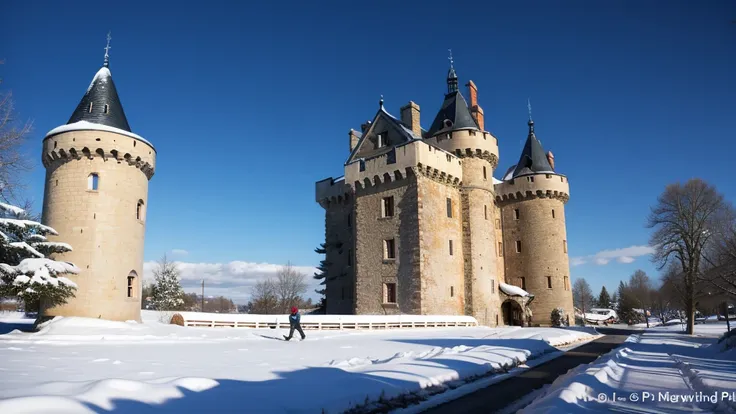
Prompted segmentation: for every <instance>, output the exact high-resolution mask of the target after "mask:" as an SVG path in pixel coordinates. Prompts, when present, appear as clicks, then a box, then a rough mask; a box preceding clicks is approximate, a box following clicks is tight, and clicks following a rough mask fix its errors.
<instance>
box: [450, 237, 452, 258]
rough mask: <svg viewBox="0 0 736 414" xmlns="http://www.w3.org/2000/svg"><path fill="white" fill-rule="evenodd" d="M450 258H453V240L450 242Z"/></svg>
mask: <svg viewBox="0 0 736 414" xmlns="http://www.w3.org/2000/svg"><path fill="white" fill-rule="evenodd" d="M450 256H452V240H450Z"/></svg>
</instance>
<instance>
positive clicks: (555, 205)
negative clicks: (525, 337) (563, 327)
mask: <svg viewBox="0 0 736 414" xmlns="http://www.w3.org/2000/svg"><path fill="white" fill-rule="evenodd" d="M542 177H544V175H542ZM558 178H559V177H558ZM522 179H524V177H522V178H520V179H517V182H518V181H520V180H522ZM516 210H518V219H517V218H516V214H517V213H516ZM553 210H554V216H553V212H552V211H553ZM501 214H502V216H503V218H502V219H503V241H504V245H505V257H504V260H505V265H506V283H509V284H513V285H516V286H520V287H521V286H522V282H521V278H522V277H524V278H525V289H526V291H528V292H529V293H531V294H533V295H535V298H534V301H533V302H532V303H531V309H532V313H533V316H532V323H533V324H541V325H549V324H550V313H551V312H552V310H553V309H554V308H556V307H563V308H564V309H565V312H566V313H568V314H569V315H572V312H573V307H572V306H573V305H572V288H571V285H570V281H569V280H570V265H569V260H568V255H567V252H566V249H567V247H566V241H567V232H566V227H565V213H564V203H563V200H562V199H560V198H557V197H536V196H529V197H524V198H522V197H517V199H515V200H513V201H509V202H505V203H502V208H501ZM517 241H520V242H521V246H520V247H521V252H519V253H517V244H516V243H517ZM547 277H550V278H551V285H552V287H551V288H550V287H548V280H547Z"/></svg>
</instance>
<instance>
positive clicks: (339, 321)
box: [171, 312, 478, 330]
mask: <svg viewBox="0 0 736 414" xmlns="http://www.w3.org/2000/svg"><path fill="white" fill-rule="evenodd" d="M171 323H173V324H177V325H182V326H198V327H212V328H217V327H231V328H288V327H289V316H288V315H249V314H224V313H201V312H177V313H176V314H174V315H173V316H172V318H171ZM301 325H302V328H303V329H317V330H325V329H398V328H444V327H461V326H462V327H468V326H478V321H477V320H475V318H473V317H472V316H455V315H302V317H301Z"/></svg>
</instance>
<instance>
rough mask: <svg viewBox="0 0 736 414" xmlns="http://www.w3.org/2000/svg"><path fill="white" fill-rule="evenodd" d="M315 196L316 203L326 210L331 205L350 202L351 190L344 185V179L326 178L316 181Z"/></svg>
mask: <svg viewBox="0 0 736 414" xmlns="http://www.w3.org/2000/svg"><path fill="white" fill-rule="evenodd" d="M315 195H316V197H315V198H316V201H317V203H319V205H321V206H322V207H323V208H328V207H329V206H331V205H335V204H346V203H349V202H351V201H352V196H353V189H352V188H351V187H350V186H349V185H347V184H345V177H340V178H326V179H324V180H322V181H317V184H316V191H315Z"/></svg>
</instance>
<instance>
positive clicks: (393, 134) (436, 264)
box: [316, 67, 574, 326]
mask: <svg viewBox="0 0 736 414" xmlns="http://www.w3.org/2000/svg"><path fill="white" fill-rule="evenodd" d="M466 86H467V87H468V92H469V98H470V104H468V103H467V101H466V100H465V98H464V97H463V95H462V94H461V93H460V92H459V90H458V77H457V75H456V73H455V70H454V68H452V67H451V68H450V70H449V72H448V76H447V93H446V94H445V99H444V101H443V103H442V106H441V107H440V109H439V111H438V112H437V114H436V115H435V117H434V120H433V121H432V123H431V125H430V127H429V129H428V130H425V129H423V128H422V127H421V124H420V109H419V105H417V104H416V103H414V102H409V103H408V104H407V105H405V106H404V107H402V108H401V113H400V117H399V118H396V117H394V116H392V115H391V114H389V113H388V112H387V111H386V109H385V108H384V103H383V98H382V99H381V102H380V107H379V109H378V112H377V113H376V115H375V116H374V117H373V120H372V121H369V122H366V123H365V124H363V125H362V126H361V130H360V132H358V131H355V130H352V129H351V130H350V132H349V134H348V136H349V150H350V154H349V156H348V157H347V160H346V162H345V165H344V168H345V174H344V176H342V177H339V178H328V179H325V180H322V181H319V182H317V183H316V200H317V202H318V203H320V205H321V206H322V207H324V209H325V235H326V246H327V254H326V261H327V263H328V265H329V267H328V271H327V277H326V279H325V280H326V286H325V287H326V299H327V313H329V314H353V313H354V314H400V313H406V314H453V315H462V314H465V315H472V316H474V317H475V318H477V319H478V321H479V322H480V323H481V324H484V325H491V326H495V325H520V324H528V323H529V322H530V321H531V323H532V324H541V325H547V324H549V323H550V314H551V312H552V310H553V309H554V308H557V307H562V308H564V309H565V312H566V313H567V315H569V318H570V320H571V321H572V318H573V315H574V314H573V304H572V292H571V286H570V277H569V276H570V274H569V262H568V254H567V236H566V227H565V209H564V208H565V203H566V202H567V201H568V199H569V185H568V181H567V177H566V176H564V175H561V174H559V173H558V172H556V170H555V163H554V157H553V155H552V153H549V152H548V153H545V151H544V149H543V148H542V144H541V143H540V142H539V140H538V139H537V137H536V135H535V132H534V122H533V121H532V120H531V114H530V119H529V123H528V135H527V140H526V144H525V146H524V149H523V150H522V153H521V156H520V157H519V161H518V162H517V163H516V164H515V165H513V166H511V167H510V168H508V169H507V170H506V171H505V172H504V174H503V177H502V180H496V179H494V178H493V173H494V170H495V169H496V167H497V165H498V140H497V138H496V137H495V136H493V135H492V134H491V133H490V132H488V131H486V130H485V122H484V115H483V110H482V109H481V107H480V106H479V104H478V90H477V88H476V86H475V84H474V83H473V82H472V81H470V82H469V83H468V84H467V85H466ZM519 288H521V289H519ZM527 305H529V306H527Z"/></svg>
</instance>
